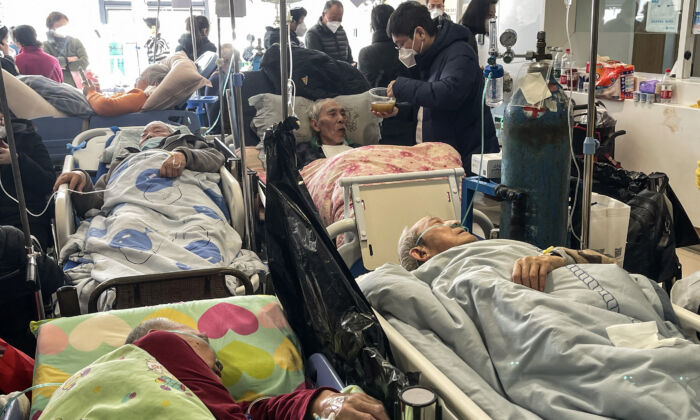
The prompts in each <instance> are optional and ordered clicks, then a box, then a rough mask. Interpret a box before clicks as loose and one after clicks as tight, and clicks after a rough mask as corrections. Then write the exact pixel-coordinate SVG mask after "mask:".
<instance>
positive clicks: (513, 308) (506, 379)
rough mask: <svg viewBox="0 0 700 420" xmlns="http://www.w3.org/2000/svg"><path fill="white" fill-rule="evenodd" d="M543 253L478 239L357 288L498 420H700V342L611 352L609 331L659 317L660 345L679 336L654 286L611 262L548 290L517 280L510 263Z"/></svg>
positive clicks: (381, 273)
mask: <svg viewBox="0 0 700 420" xmlns="http://www.w3.org/2000/svg"><path fill="white" fill-rule="evenodd" d="M539 252H540V250H538V249H536V248H535V247H533V246H530V245H528V244H524V243H520V242H514V241H507V240H490V241H481V242H477V243H474V244H469V245H464V246H460V247H456V248H453V249H451V250H449V251H446V252H444V253H442V254H440V255H438V256H436V257H434V258H433V259H431V260H430V261H429V262H428V263H426V264H425V265H423V266H422V267H421V268H419V269H418V270H416V271H414V272H407V271H406V270H404V269H403V268H401V267H397V266H395V265H385V266H383V267H380V268H379V269H377V270H375V271H374V272H373V273H371V274H369V275H367V276H366V277H365V278H364V279H363V280H362V281H361V282H360V287H361V288H362V290H363V292H364V293H365V295H366V296H367V297H368V299H369V301H370V302H371V304H372V305H373V306H374V308H376V309H377V310H378V311H379V312H380V313H381V314H382V315H384V316H386V317H387V318H388V319H389V321H390V322H391V323H392V325H394V326H395V327H396V328H397V329H398V330H399V332H400V333H401V334H403V335H404V336H405V337H406V338H407V339H409V341H412V342H413V344H414V345H415V346H416V347H417V348H418V350H419V351H421V352H422V353H423V354H425V355H426V356H427V357H428V358H430V359H431V360H432V361H433V363H434V364H435V365H436V366H437V367H438V368H440V369H441V370H442V371H443V372H445V374H446V375H448V377H450V379H451V380H453V381H454V382H455V383H456V384H457V385H458V386H460V387H461V388H462V389H463V391H464V392H465V393H466V394H467V395H469V396H470V397H471V398H472V399H473V400H474V401H475V402H476V403H477V404H478V405H480V406H481V407H482V409H484V411H486V412H487V413H488V414H489V415H491V416H492V417H494V418H533V417H538V416H539V417H543V418H551V419H576V418H599V417H610V418H625V419H641V418H654V419H681V418H683V419H687V418H700V398H698V396H697V393H698V391H700V346H698V345H696V344H693V343H691V342H689V341H687V340H684V339H681V340H680V342H679V343H678V344H676V345H675V346H672V347H663V348H657V349H650V350H636V349H630V348H623V347H615V346H614V345H613V344H612V343H611V341H610V339H609V338H608V335H607V332H606V327H608V326H613V325H621V324H630V323H636V322H646V321H653V322H656V324H657V327H658V330H659V336H660V337H661V338H673V337H677V338H682V337H683V335H682V333H681V332H680V331H679V330H678V328H676V327H675V326H674V325H673V324H672V323H671V322H669V321H668V319H671V318H672V317H673V315H672V311H671V310H670V303H669V301H668V298H667V297H664V296H663V295H662V294H660V293H659V290H658V287H656V286H655V285H654V284H653V283H652V282H650V281H649V280H648V279H647V278H645V277H643V276H637V275H630V274H628V273H627V272H625V271H624V270H622V269H621V268H619V267H617V266H616V265H580V266H579V265H572V266H567V267H564V268H560V269H558V270H555V271H553V272H552V273H551V274H550V275H549V276H548V279H547V286H546V290H545V292H544V293H540V292H537V291H534V290H532V289H529V288H526V287H524V286H520V285H517V284H514V283H512V282H511V281H510V280H509V279H510V275H511V272H512V269H513V264H514V262H515V260H516V259H517V258H520V257H524V256H528V255H537V254H538V253H539ZM431 289H432V292H431ZM508 401H510V402H512V403H514V404H511V403H509V402H508Z"/></svg>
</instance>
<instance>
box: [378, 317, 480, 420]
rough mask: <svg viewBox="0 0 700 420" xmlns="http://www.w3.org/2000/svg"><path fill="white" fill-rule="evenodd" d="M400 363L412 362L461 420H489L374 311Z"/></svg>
mask: <svg viewBox="0 0 700 420" xmlns="http://www.w3.org/2000/svg"><path fill="white" fill-rule="evenodd" d="M374 313H375V315H376V316H377V319H378V320H379V323H380V324H381V326H382V329H383V330H384V333H385V334H386V336H387V338H388V339H389V343H391V350H392V352H393V354H394V356H395V357H396V358H397V359H404V360H409V361H410V362H411V363H412V364H413V367H414V368H415V369H416V370H418V371H420V372H421V382H422V383H424V384H425V385H426V386H428V387H430V388H431V389H432V390H433V391H434V392H435V393H437V394H438V396H439V397H440V398H441V399H442V401H443V402H444V405H445V406H446V407H447V409H448V410H449V411H450V412H451V413H453V414H454V415H456V417H457V418H458V419H460V420H489V419H490V418H491V417H489V416H488V414H486V413H485V412H484V411H483V410H482V409H481V408H479V406H478V405H476V403H475V402H474V401H472V400H471V399H470V398H469V397H468V396H467V395H466V394H465V393H464V392H462V390H461V389H459V387H458V386H457V385H455V383H454V382H452V381H451V380H450V379H449V378H448V377H447V376H446V375H445V374H444V373H442V372H441V371H440V370H439V369H438V368H437V367H435V365H434V364H432V363H431V362H430V361H429V360H428V359H427V358H426V357H425V356H424V355H423V354H422V353H421V352H419V351H418V350H417V349H416V348H415V347H413V345H412V344H411V343H410V342H409V341H408V340H406V339H405V338H404V337H403V336H402V335H401V334H399V332H398V331H396V329H395V328H394V327H392V326H391V324H389V322H388V321H387V320H386V319H384V318H383V317H382V316H381V315H379V313H378V312H377V311H374Z"/></svg>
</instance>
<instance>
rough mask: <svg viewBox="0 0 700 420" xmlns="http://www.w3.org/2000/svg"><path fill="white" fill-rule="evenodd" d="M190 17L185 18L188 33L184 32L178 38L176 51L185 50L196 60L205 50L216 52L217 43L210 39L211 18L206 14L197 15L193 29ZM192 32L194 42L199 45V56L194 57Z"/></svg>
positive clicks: (188, 55) (190, 57)
mask: <svg viewBox="0 0 700 420" xmlns="http://www.w3.org/2000/svg"><path fill="white" fill-rule="evenodd" d="M191 26H192V25H191V23H190V18H187V19H186V20H185V29H186V30H187V33H184V34H182V36H181V37H180V39H179V40H178V46H177V48H175V51H184V52H185V54H187V57H189V59H190V60H193V61H194V60H196V59H197V57H199V56H200V55H201V54H202V53H203V52H204V51H211V52H216V45H214V44H213V43H212V42H211V41H209V38H207V37H208V36H209V19H207V17H206V16H201V15H200V16H195V17H194V27H195V30H194V31H192V27H191ZM192 34H194V42H195V45H196V47H197V57H194V55H193V51H192Z"/></svg>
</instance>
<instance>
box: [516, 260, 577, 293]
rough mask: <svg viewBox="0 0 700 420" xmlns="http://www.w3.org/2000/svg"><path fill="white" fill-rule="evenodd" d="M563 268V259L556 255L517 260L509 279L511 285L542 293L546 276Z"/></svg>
mask: <svg viewBox="0 0 700 420" xmlns="http://www.w3.org/2000/svg"><path fill="white" fill-rule="evenodd" d="M563 266H564V259H563V258H562V257H558V256H556V255H538V256H536V257H525V258H519V259H518V260H517V261H515V266H514V267H513V275H512V276H511V279H512V280H513V283H517V284H522V285H523V286H526V287H530V288H532V289H535V290H539V291H540V292H544V286H545V284H546V283H547V274H549V273H551V272H552V271H554V270H555V269H557V268H559V267H563Z"/></svg>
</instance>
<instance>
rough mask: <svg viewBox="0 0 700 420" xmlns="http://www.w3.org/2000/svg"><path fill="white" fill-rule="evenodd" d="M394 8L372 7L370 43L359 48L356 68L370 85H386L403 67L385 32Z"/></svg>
mask: <svg viewBox="0 0 700 420" xmlns="http://www.w3.org/2000/svg"><path fill="white" fill-rule="evenodd" d="M392 13H394V8H393V7H391V6H389V5H388V4H380V5H379V6H376V7H375V8H374V9H372V15H371V25H372V32H373V33H372V45H369V46H367V47H365V48H363V49H361V50H360V58H359V60H358V63H357V64H358V65H357V68H358V69H359V70H360V72H361V73H362V74H363V75H364V76H365V77H366V78H367V81H369V84H370V85H371V86H372V87H386V86H388V85H389V82H391V81H392V80H394V79H396V77H398V76H399V75H400V73H401V72H402V70H403V69H404V68H405V67H403V65H401V62H400V61H399V52H398V51H397V50H396V46H395V45H394V43H393V42H392V40H391V38H390V37H389V35H387V33H386V25H387V23H388V22H389V16H391V14H392Z"/></svg>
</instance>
